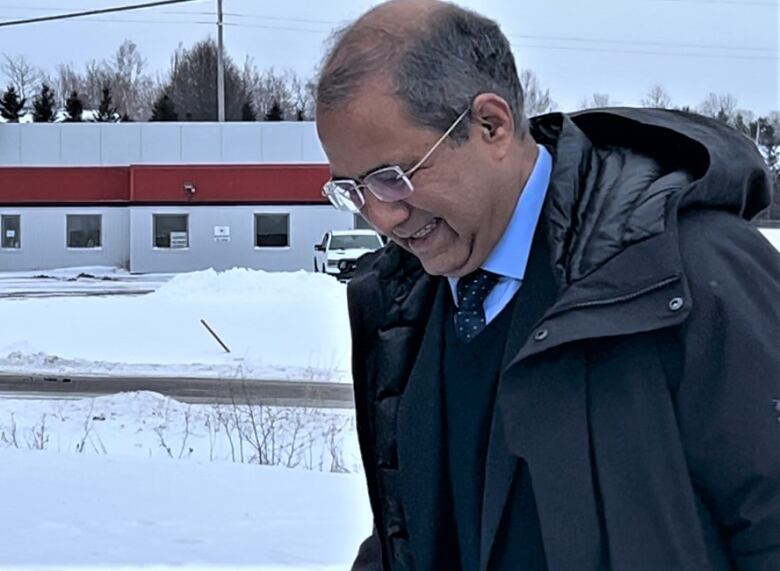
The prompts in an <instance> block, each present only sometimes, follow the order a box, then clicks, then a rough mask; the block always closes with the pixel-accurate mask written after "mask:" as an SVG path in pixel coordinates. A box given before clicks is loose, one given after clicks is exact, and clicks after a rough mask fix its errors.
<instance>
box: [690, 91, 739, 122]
mask: <svg viewBox="0 0 780 571" xmlns="http://www.w3.org/2000/svg"><path fill="white" fill-rule="evenodd" d="M736 109H737V98H736V97H734V96H733V95H731V94H730V93H717V94H716V93H710V94H709V95H707V98H706V99H705V100H704V101H702V102H701V104H700V105H699V107H698V112H699V113H701V114H702V115H705V116H707V117H712V118H714V119H718V120H719V121H723V122H724V123H726V124H727V125H734V122H735V120H736Z"/></svg>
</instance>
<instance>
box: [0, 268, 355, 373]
mask: <svg viewBox="0 0 780 571" xmlns="http://www.w3.org/2000/svg"><path fill="white" fill-rule="evenodd" d="M106 283H111V282H106ZM0 287H2V285H1V284H0ZM0 315H1V316H2V322H3V324H4V326H3V327H0V373H14V374H27V375H29V374H47V375H51V374H69V375H92V376H95V375H108V374H110V375H116V376H119V375H123V376H147V375H156V376H171V377H180V376H182V377H225V376H229V377H239V378H246V379H255V378H264V379H291V380H323V381H336V382H349V380H350V378H351V373H350V336H349V319H348V315H347V303H346V287H345V286H344V285H343V284H340V283H339V282H338V281H336V280H334V279H332V278H330V277H328V276H324V275H320V274H312V273H307V272H294V273H282V272H279V273H270V272H264V271H254V270H246V269H234V270H230V271H227V272H215V271H213V270H208V271H203V272H194V273H191V274H181V275H178V276H176V277H174V278H172V279H171V280H170V281H169V282H167V283H165V284H163V285H162V286H160V287H159V289H158V290H157V291H156V292H154V293H151V294H147V295H142V296H112V297H99V296H94V295H93V296H77V297H73V296H71V297H52V298H46V299H43V298H41V299H24V300H21V301H20V300H19V299H0ZM201 320H205V321H206V323H207V324H208V325H209V326H210V327H211V328H212V329H213V330H214V331H215V332H216V333H217V335H218V336H219V337H220V338H221V339H222V340H223V342H224V343H225V344H226V345H227V346H228V348H229V349H230V351H231V352H230V353H226V352H225V351H224V350H223V349H222V347H221V346H220V345H219V344H218V343H217V341H216V340H215V339H214V338H213V337H212V336H211V335H210V334H209V332H208V331H207V330H206V328H205V327H204V326H203V325H202V323H201Z"/></svg>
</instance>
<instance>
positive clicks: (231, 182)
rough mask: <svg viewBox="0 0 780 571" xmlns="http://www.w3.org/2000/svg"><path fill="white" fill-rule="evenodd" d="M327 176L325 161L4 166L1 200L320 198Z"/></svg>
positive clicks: (187, 201)
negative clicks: (304, 163)
mask: <svg viewBox="0 0 780 571" xmlns="http://www.w3.org/2000/svg"><path fill="white" fill-rule="evenodd" d="M329 176H330V173H329V170H328V167H327V166H325V165H229V166H226V165H214V166H211V165H209V166H190V165H182V166H147V165H139V166H131V167H4V168H0V203H3V204H23V203H25V204H35V203H41V204H45V203H56V204H63V203H65V204H67V203H73V204H78V203H126V204H133V203H144V204H154V203H163V204H209V203H212V202H213V203H221V204H225V203H232V202H234V203H236V204H241V203H247V202H249V203H251V202H268V203H273V202H279V203H296V202H300V203H316V202H321V203H323V204H324V203H327V199H325V198H323V196H322V192H321V189H322V185H323V183H324V182H325V181H326V180H327V179H328V177H329ZM188 188H189V189H194V192H190V191H189V190H187V189H188Z"/></svg>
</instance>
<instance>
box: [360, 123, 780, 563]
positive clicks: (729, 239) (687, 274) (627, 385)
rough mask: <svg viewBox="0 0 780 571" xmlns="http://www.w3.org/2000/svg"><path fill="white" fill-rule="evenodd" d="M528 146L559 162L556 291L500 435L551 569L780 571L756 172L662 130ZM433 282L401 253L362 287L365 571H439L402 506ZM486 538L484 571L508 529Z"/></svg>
mask: <svg viewBox="0 0 780 571" xmlns="http://www.w3.org/2000/svg"><path fill="white" fill-rule="evenodd" d="M532 135H533V136H534V138H535V139H536V141H537V142H538V143H540V144H543V145H545V146H546V147H547V148H548V150H549V151H550V152H551V154H552V155H553V158H554V167H553V173H552V178H551V183H550V187H549V191H548V197H547V202H546V205H545V209H544V213H543V216H544V217H545V221H546V225H547V227H548V228H549V235H548V237H547V239H548V243H549V247H550V251H551V253H552V255H551V258H552V259H551V260H550V264H551V267H552V268H553V271H554V274H555V276H556V281H557V283H558V291H557V292H555V294H554V299H555V302H554V304H553V305H552V307H551V308H550V309H549V311H547V313H546V314H545V315H544V317H543V318H542V319H541V320H540V321H539V323H538V324H537V326H536V327H535V329H534V333H533V334H532V335H530V337H529V338H528V339H524V340H522V343H520V344H519V345H518V346H520V347H521V348H520V349H519V351H517V353H516V354H515V355H513V357H512V358H511V360H510V361H509V364H508V366H506V367H505V368H504V369H503V371H502V374H501V377H500V380H499V387H498V392H497V396H496V414H497V417H499V418H500V419H501V420H500V423H501V427H500V428H501V429H502V430H503V435H504V438H505V440H506V443H507V445H508V447H509V449H510V450H511V451H512V453H513V454H516V455H517V457H518V458H522V459H523V460H524V461H525V462H526V463H527V466H528V469H529V470H530V473H531V476H532V479H533V482H534V494H535V497H536V503H537V506H538V511H539V520H540V524H541V529H542V537H543V541H544V547H545V553H546V556H547V562H548V566H549V568H550V569H551V571H570V570H574V569H576V570H578V571H590V570H596V569H604V568H608V569H614V570H619V571H641V570H648V571H650V570H670V571H671V570H691V571H694V570H695V571H702V570H707V569H717V570H721V569H740V570H745V571H759V570H761V571H770V570H773V571H777V570H780V422H778V419H779V417H780V410H778V399H780V347H779V346H778V343H780V256H778V253H777V252H776V251H775V250H774V249H773V248H772V246H771V245H770V244H769V243H768V242H767V241H766V240H764V239H763V238H762V237H761V236H760V234H759V233H758V232H757V231H756V229H755V228H753V227H752V226H751V225H750V224H749V223H748V222H747V219H750V218H752V217H753V216H754V215H755V214H756V213H758V212H759V211H760V210H762V209H763V208H765V207H766V206H767V204H768V203H769V201H770V198H771V187H770V182H769V177H768V174H767V171H766V167H765V166H764V164H763V161H762V160H761V157H760V156H759V154H758V152H757V151H756V149H755V147H754V146H753V145H752V143H751V142H750V141H749V140H748V139H747V138H744V137H743V136H742V135H740V134H738V133H736V132H734V131H732V130H730V129H728V128H726V127H723V126H721V125H719V124H717V123H715V122H713V121H710V120H707V119H704V118H701V117H696V116H691V115H687V114H683V113H678V112H670V111H655V110H632V109H610V110H599V111H589V112H583V113H579V114H575V115H572V116H567V115H562V114H551V115H546V116H542V117H539V118H535V119H533V120H532ZM440 279H442V278H434V277H432V276H429V275H427V274H425V273H424V272H423V271H422V268H421V266H420V264H419V263H418V262H417V260H416V259H415V258H414V257H413V256H411V255H410V254H408V253H406V252H405V251H403V250H402V249H400V248H399V247H397V246H394V245H389V246H387V247H386V248H385V249H384V251H382V252H380V253H378V254H375V255H371V256H367V257H365V258H364V259H362V260H361V263H360V265H359V268H358V272H357V274H356V277H355V278H354V279H353V281H352V282H351V284H350V286H349V290H348V297H349V310H350V320H351V326H352V334H353V374H354V382H355V398H356V409H357V419H358V432H359V439H360V446H361V453H362V456H363V462H364V465H365V470H366V477H367V482H368V490H369V497H370V501H371V506H372V509H373V513H374V523H375V530H374V534H373V535H372V537H371V538H369V540H367V541H366V542H365V543H364V545H363V546H362V548H361V551H360V554H359V555H358V559H357V561H356V562H355V567H354V569H358V570H369V569H371V570H373V569H383V570H391V569H392V570H398V569H417V570H418V571H420V570H423V571H427V570H428V569H437V566H436V562H435V561H432V560H430V558H429V557H428V556H426V555H425V554H424V553H425V549H424V546H421V545H420V541H421V539H420V538H421V537H423V532H424V529H425V521H424V519H425V518H426V517H429V516H430V515H431V514H428V515H426V514H420V513H410V512H409V510H407V509H405V505H404V500H405V492H404V490H407V489H409V488H408V485H409V484H408V480H409V479H410V478H414V479H415V485H420V482H421V481H424V478H423V479H422V480H421V479H420V477H419V475H415V474H413V471H414V466H413V464H411V465H410V463H409V459H408V458H409V457H411V456H412V452H407V451H414V450H415V446H421V444H417V443H416V442H415V434H417V436H418V437H419V435H420V434H424V429H425V426H426V424H425V422H426V421H425V419H423V418H420V415H419V414H414V413H412V412H411V411H415V410H416V411H419V410H420V407H419V403H414V402H410V397H409V395H407V394H405V389H406V385H407V381H408V379H409V375H410V373H411V371H412V368H413V366H414V365H415V363H416V362H417V361H419V360H420V359H421V358H423V357H424V356H423V355H420V354H419V346H420V340H421V336H422V332H423V330H424V327H425V324H426V323H427V320H428V317H429V315H430V312H431V304H432V300H433V297H434V295H435V292H436V290H437V284H438V283H439V282H438V280H440ZM434 381H435V380H434ZM410 425H414V430H410V429H409V428H408V427H409V426H410ZM415 430H418V432H417V433H415ZM419 430H422V432H420V431H419ZM405 455H406V456H405ZM401 468H403V469H401ZM501 481H502V479H501V478H500V477H497V478H491V475H490V474H488V475H487V478H486V486H487V487H490V486H492V485H493V484H491V482H494V483H495V482H498V483H497V484H496V486H497V487H498V488H500V487H501V485H502V484H501V483H500V482H501ZM486 494H487V495H486V498H488V496H489V495H490V494H498V496H500V492H495V491H494V490H492V489H489V490H487V491H486ZM495 505H500V503H499V504H493V506H495ZM485 509H486V510H490V509H492V508H491V502H490V501H489V499H488V500H487V501H486V507H485ZM483 522H485V523H486V524H487V525H486V526H484V527H486V529H483V534H487V536H485V535H483V547H486V549H485V551H487V553H483V554H482V555H483V564H482V569H489V568H490V567H489V564H488V563H489V559H490V553H489V552H490V546H491V545H492V542H491V537H490V534H491V533H492V534H494V533H495V531H496V528H497V526H499V525H500V523H499V521H498V516H493V515H491V514H490V513H486V514H483ZM426 557H428V558H426Z"/></svg>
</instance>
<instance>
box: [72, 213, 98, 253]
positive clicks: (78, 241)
mask: <svg viewBox="0 0 780 571" xmlns="http://www.w3.org/2000/svg"><path fill="white" fill-rule="evenodd" d="M101 218H102V217H101V215H100V214H68V215H67V217H66V219H67V232H68V248H100V227H101Z"/></svg>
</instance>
